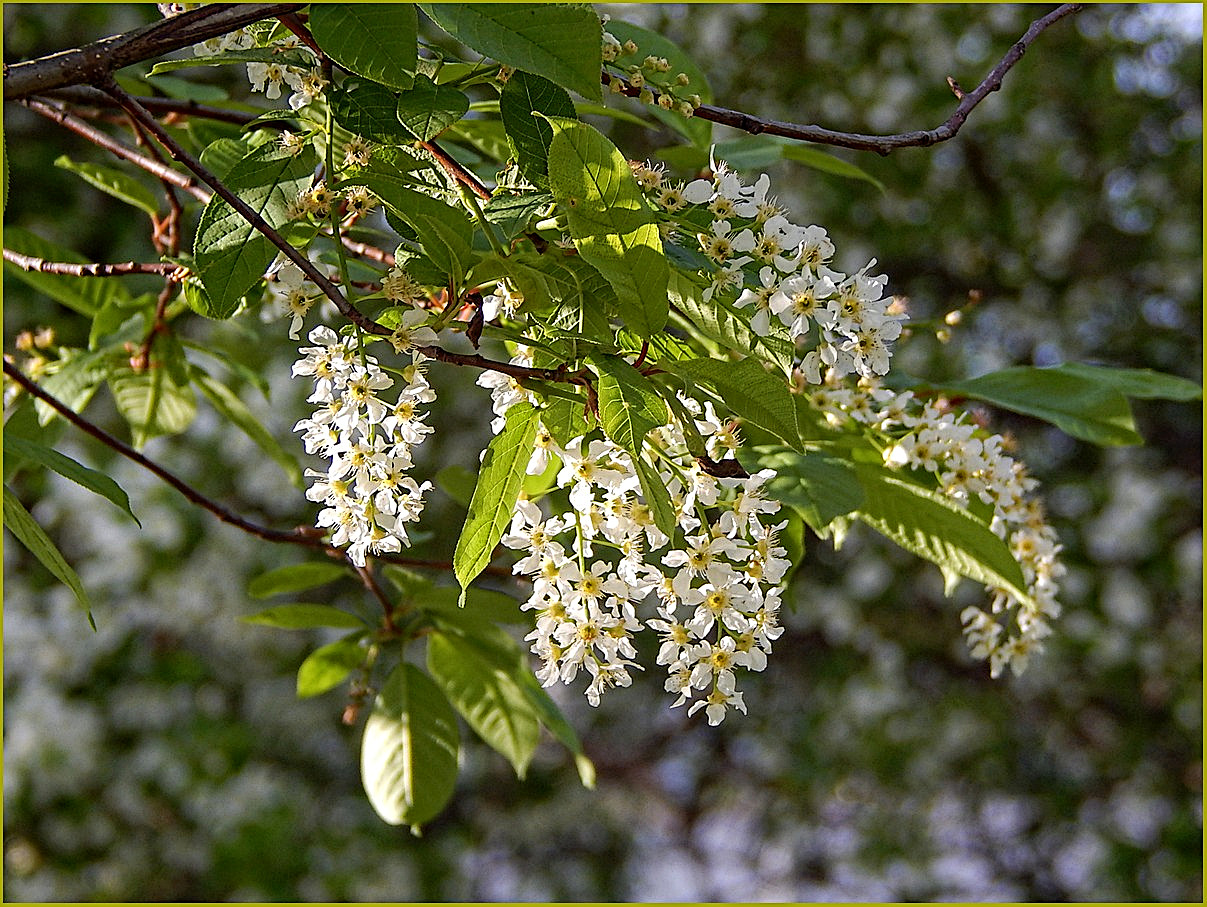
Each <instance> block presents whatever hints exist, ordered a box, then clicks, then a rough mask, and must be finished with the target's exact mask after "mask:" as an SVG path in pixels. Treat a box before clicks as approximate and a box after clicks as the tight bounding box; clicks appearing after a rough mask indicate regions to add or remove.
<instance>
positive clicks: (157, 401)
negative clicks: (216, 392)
mask: <svg viewBox="0 0 1207 907" xmlns="http://www.w3.org/2000/svg"><path fill="white" fill-rule="evenodd" d="M173 371H175V368H174V367H173V366H172V364H171V363H169V362H168V359H167V357H166V356H161V357H160V361H159V362H158V363H156V362H152V366H151V368H148V369H145V370H143V371H140V372H136V371H134V370H133V369H132V368H130V367H129V366H128V365H124V366H122V367H120V368H118V369H116V370H115V371H114V372H113V373H112V374H110V375H109V390H111V391H112V392H113V401H114V403H116V404H117V411H118V412H119V413H121V416H122V418H123V419H125V420H126V421H127V422H128V423H129V424H130V433H131V435H132V436H133V439H134V446H135V447H136V448H141V447H142V446H143V445H144V444H146V443H147V442H148V441H150V440H151V439H152V438H157V437H159V436H160V435H176V434H180V432H182V431H184V430H185V429H186V428H188V427H189V426H190V425H191V424H192V423H193V419H194V418H195V417H196V415H197V397H196V395H195V394H194V393H193V389H192V388H191V387H190V386H189V385H188V384H187V383H180V382H178V381H176V380H175V378H174V377H173V374H172V373H173Z"/></svg>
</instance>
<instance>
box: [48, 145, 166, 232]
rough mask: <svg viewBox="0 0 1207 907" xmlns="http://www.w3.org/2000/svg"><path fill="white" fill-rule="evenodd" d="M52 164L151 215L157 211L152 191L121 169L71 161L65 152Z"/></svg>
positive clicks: (156, 201) (156, 202)
mask: <svg viewBox="0 0 1207 907" xmlns="http://www.w3.org/2000/svg"><path fill="white" fill-rule="evenodd" d="M54 165H55V166H56V167H59V168H61V169H63V170H70V171H71V172H72V173H74V174H76V175H78V176H79V177H80V178H81V179H83V180H84V182H86V183H87V184H88V185H90V186H92V187H94V188H96V189H100V190H101V191H102V192H104V193H106V194H107V195H112V196H113V197H114V198H116V199H119V200H120V201H123V202H125V203H126V204H127V205H133V206H134V207H135V208H139V209H141V210H143V211H145V212H146V213H147V214H150V215H151V216H152V217H154V216H155V215H157V214H158V213H159V202H158V200H157V199H156V198H155V195H154V193H152V192H151V190H150V189H148V188H147V187H146V186H144V185H143V184H142V183H140V182H139V181H138V180H136V179H135V178H134V177H132V176H131V175H130V174H128V173H126V172H125V171H123V170H118V169H117V168H115V167H106V166H104V165H102V164H93V163H89V162H87V161H73V160H72V159H71V158H69V157H68V156H67V155H65V154H61V155H59V156H58V157H57V158H55V162H54Z"/></svg>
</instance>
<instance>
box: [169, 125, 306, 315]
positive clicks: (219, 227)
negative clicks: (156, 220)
mask: <svg viewBox="0 0 1207 907" xmlns="http://www.w3.org/2000/svg"><path fill="white" fill-rule="evenodd" d="M313 172H314V155H313V153H312V152H311V151H310V150H309V149H307V150H305V151H303V152H301V153H299V154H296V155H290V154H289V153H288V152H287V151H285V149H283V148H282V147H281V146H280V145H278V144H277V143H275V142H272V143H269V144H267V145H261V146H260V147H259V148H257V149H255V150H254V151H252V152H251V153H250V154H248V155H247V157H245V158H243V160H241V161H239V163H237V164H235V166H234V167H233V168H231V171H230V173H229V174H228V175H227V178H226V180H225V182H226V184H227V187H228V188H229V189H231V190H232V191H233V192H234V193H235V194H236V195H237V196H238V197H239V198H240V199H241V200H242V201H243V202H245V203H246V204H247V205H248V206H249V207H250V208H251V209H252V210H253V211H255V212H256V213H257V214H259V215H260V216H261V217H263V218H264V220H265V221H267V222H268V224H269V226H271V227H274V228H277V229H279V228H281V227H283V226H284V225H285V224H286V223H287V222H288V221H289V216H288V213H289V209H290V205H291V203H292V202H293V200H294V199H295V198H296V197H297V194H298V192H299V191H300V190H302V189H303V188H305V187H307V186H309V184H310V181H311V179H312V178H313ZM277 252H278V249H277V247H276V246H274V245H273V244H272V242H270V241H269V239H268V238H267V237H266V236H264V235H263V234H261V233H260V232H259V231H258V230H257V229H256V228H255V227H253V226H252V225H251V224H249V223H248V222H247V221H246V220H245V219H244V218H243V215H241V214H239V212H237V211H236V210H235V209H234V208H233V207H231V205H230V204H229V203H227V202H226V201H224V200H223V199H222V198H220V197H219V196H217V195H215V196H214V197H213V198H212V199H211V200H210V203H209V204H208V205H206V207H205V211H204V212H203V213H202V215H201V223H200V224H199V225H198V226H197V237H196V240H195V241H194V253H193V254H194V258H195V260H196V264H197V273H198V275H199V276H200V278H201V282H202V284H204V286H205V301H206V303H207V304H208V305H209V307H210V309H209V311H203V312H202V313H201V314H203V315H207V316H208V317H211V318H229V317H230V316H231V315H233V314H234V312H235V309H236V308H237V307H238V305H239V299H240V297H242V296H243V294H245V293H246V292H247V291H248V290H249V289H251V287H252V286H253V285H254V284H255V283H256V281H258V280H259V279H260V278H261V277H262V276H263V275H264V270H265V268H267V267H268V265H269V263H271V262H272V260H273V259H274V258H275V257H276V255H277Z"/></svg>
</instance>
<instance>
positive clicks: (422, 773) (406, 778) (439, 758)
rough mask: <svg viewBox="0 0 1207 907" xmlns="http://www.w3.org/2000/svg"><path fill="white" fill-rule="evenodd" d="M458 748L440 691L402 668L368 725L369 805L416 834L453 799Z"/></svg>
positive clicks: (364, 748) (363, 765)
mask: <svg viewBox="0 0 1207 907" xmlns="http://www.w3.org/2000/svg"><path fill="white" fill-rule="evenodd" d="M460 749H461V740H460V735H459V733H458V731H457V716H456V714H455V713H454V712H453V707H452V706H451V705H449V702H448V700H447V699H446V698H445V696H444V694H443V693H441V692H440V688H439V687H438V686H436V684H435V683H433V682H432V680H431V678H429V677H428V676H427V675H426V674H424V673H423V672H422V671H420V670H419V669H418V668H416V667H415V666H414V665H409V664H401V665H399V666H398V667H397V668H395V669H394V671H393V672H392V673H391V674H390V676H389V677H388V678H387V679H386V682H385V685H384V686H383V687H382V690H381V694H380V695H379V696H378V697H377V702H376V704H375V705H374V706H373V713H372V714H371V715H369V720H368V721H367V722H365V733H364V738H363V739H362V741H361V751H360V776H361V783H363V784H364V788H365V793H366V794H367V795H368V797H369V803H371V804H372V806H373V809H374V810H376V811H377V814H378V815H379V816H381V818H382V819H383V820H384V821H386V822H388V823H389V824H391V825H410V826H411V827H412V829H415V830H418V827H419V826H420V825H421V824H422V823H424V822H426V821H428V820H429V819H431V818H432V817H434V816H435V815H436V814H437V813H439V812H440V810H442V809H443V808H444V804H445V803H447V802H448V799H449V797H451V796H452V795H453V786H454V784H455V783H456V780H457V754H458V752H459V751H460Z"/></svg>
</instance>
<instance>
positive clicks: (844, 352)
mask: <svg viewBox="0 0 1207 907" xmlns="http://www.w3.org/2000/svg"><path fill="white" fill-rule="evenodd" d="M633 171H634V175H635V176H636V178H637V181H638V183H639V184H640V185H641V186H642V188H643V189H645V191H646V193H647V196H648V197H649V198H650V200H651V201H652V202H653V203H654V204H655V205H657V206H658V207H659V208H661V209H662V210H664V211H666V212H667V213H668V214H675V215H677V216H678V218H679V219H681V220H683V221H685V222H686V221H689V220H694V219H695V218H694V217H693V215H694V214H695V212H694V211H692V210H691V209H693V208H694V209H698V210H700V211H702V212H704V213H705V214H706V216H707V218H708V221H709V226H708V229H707V232H705V231H704V230H701V231H700V232H699V233H697V234H696V237H695V240H696V242H698V243H699V248H700V250H701V252H702V253H703V254H704V255H705V256H706V257H707V258H708V259H709V260H710V261H711V263H712V267H711V268H710V269H708V270H707V272H706V277H707V278H708V280H709V281H710V283H709V286H708V287H707V288H706V289H705V291H704V299H705V300H706V301H708V300H716V302H717V304H719V305H720V304H726V305H733V306H735V307H736V308H738V309H740V310H749V313H748V318H749V322H750V327H751V329H752V330H753V331H754V332H755V333H756V334H758V335H759V336H763V337H765V336H767V335H769V334H771V333H772V332H773V329H778V330H779V331H780V332H781V333H786V334H787V336H789V337H790V338H791V339H792V340H793V341H795V342H797V343H803V344H804V345H805V346H806V347H811V348H810V349H808V351H807V352H805V353H804V355H803V356H802V358H801V363H800V366H801V369H802V371H803V372H804V374H805V376H806V378H807V379H808V381H809V382H810V383H812V384H819V383H820V382H821V373H822V371H823V370H827V369H828V370H831V371H834V372H835V373H836V374H838V375H839V376H842V375H848V374H852V373H855V374H858V375H859V376H860V377H864V378H870V377H873V376H875V375H884V374H886V373H887V372H888V369H889V359H890V357H891V355H892V352H891V350H890V344H891V343H892V342H893V341H894V340H896V339H897V338H898V337H899V336H900V335H901V323H902V321H903V320H904V318H905V316H904V315H903V314H902V313H900V312H898V311H897V310H896V307H895V306H894V304H893V299H892V297H886V296H885V295H884V287H885V284H886V283H887V282H888V279H887V278H886V277H884V276H875V277H873V276H871V274H870V273H869V272H870V271H871V269H872V268H873V267H874V266H875V264H876V262H875V259H873V260H872V261H870V262H868V264H867V265H866V266H864V268H863V269H861V270H860V271H859V272H858V273H856V274H851V275H847V274H843V273H841V272H839V271H835V270H833V269H832V268H831V267H830V266H829V263H830V260H831V257H832V256H833V255H834V244H833V243H832V242H831V241H830V239H829V237H828V236H827V234H826V231H825V230H824V229H822V228H821V227H818V226H815V225H814V226H808V227H802V226H799V225H797V224H794V223H792V222H791V221H790V220H788V218H787V217H786V216H785V214H784V210H783V209H782V208H781V207H780V206H779V205H778V204H777V203H776V201H775V199H774V198H773V197H770V196H769V195H768V189H769V188H770V185H771V181H770V179H769V178H768V176H767V175H766V174H763V175H761V176H760V177H759V178H758V180H757V181H756V182H755V184H754V185H752V186H747V185H744V184H743V183H742V180H741V178H740V177H739V176H738V175H737V174H736V173H735V172H733V171H732V170H730V169H729V168H728V167H727V166H726V165H725V164H724V163H723V162H715V161H714V162H713V164H712V171H713V175H712V178H711V179H697V180H693V181H691V182H689V183H687V184H683V183H673V182H670V181H669V180H667V179H666V178H665V176H664V174H663V172H662V171H661V170H660V169H657V168H655V167H650V166H648V165H646V164H640V163H634V164H633Z"/></svg>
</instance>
